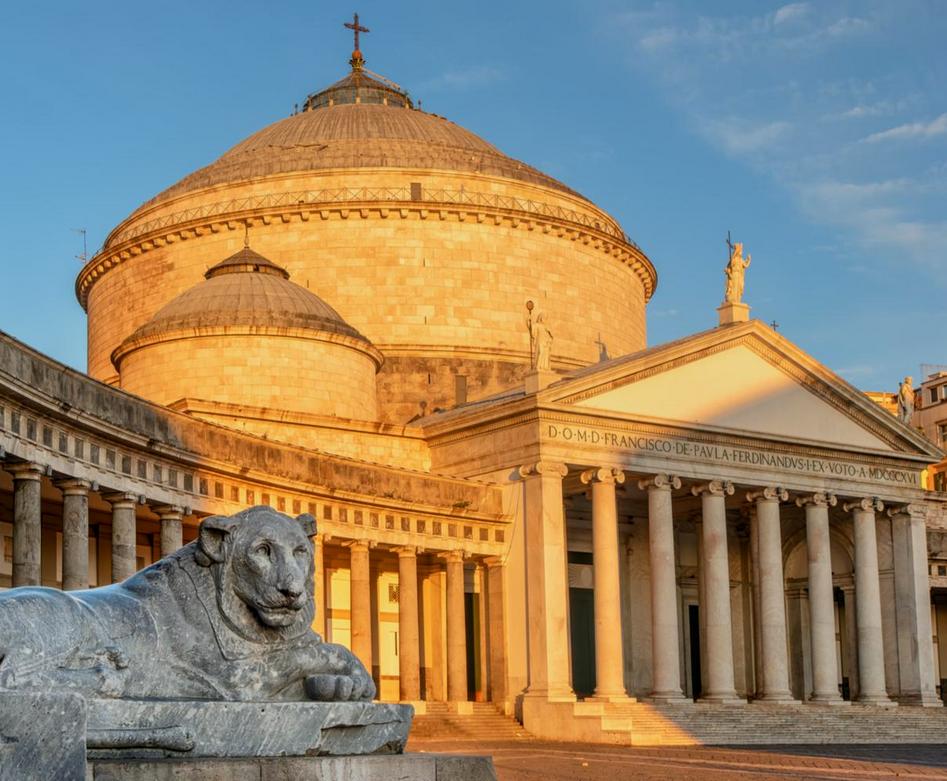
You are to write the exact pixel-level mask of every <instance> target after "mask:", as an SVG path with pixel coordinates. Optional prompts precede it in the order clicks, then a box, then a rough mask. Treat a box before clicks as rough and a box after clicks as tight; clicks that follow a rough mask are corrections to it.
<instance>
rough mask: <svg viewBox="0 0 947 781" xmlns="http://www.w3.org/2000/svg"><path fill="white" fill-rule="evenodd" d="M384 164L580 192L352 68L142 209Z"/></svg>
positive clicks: (398, 90) (381, 81) (385, 165)
mask: <svg viewBox="0 0 947 781" xmlns="http://www.w3.org/2000/svg"><path fill="white" fill-rule="evenodd" d="M385 167H393V168H418V169H424V170H447V171H459V172H470V173H479V174H489V175H495V176H502V177H508V178H510V179H515V180H519V181H522V182H528V183H531V184H539V185H542V186H545V187H550V188H553V189H555V190H560V191H562V192H566V193H569V194H570V195H574V196H578V194H577V193H575V192H574V191H573V190H571V189H569V188H568V187H566V186H565V185H564V184H562V183H561V182H559V181H557V180H556V179H553V178H552V177H551V176H547V175H546V174H544V173H542V172H541V171H539V170H537V169H536V168H533V167H532V166H529V165H527V164H526V163H522V162H520V161H518V160H514V159H513V158H511V157H508V156H506V155H505V154H503V153H502V152H501V151H500V150H499V149H497V148H496V147H495V146H493V145H492V144H489V143H487V142H486V141H484V140H483V139H482V138H480V137H479V136H478V135H476V134H474V133H471V132H470V131H469V130H466V129H464V128H462V127H461V126H460V125H457V124H455V123H453V122H451V121H450V120H448V119H445V118H444V117H440V116H437V115H436V114H428V113H425V112H423V111H421V110H419V109H416V108H414V106H413V104H412V102H411V100H410V98H409V97H408V96H407V94H406V93H404V92H403V91H401V90H400V89H399V88H396V85H392V83H391V82H387V80H384V79H383V77H380V76H379V77H377V78H376V77H375V76H374V75H373V76H369V75H367V74H366V73H365V72H363V71H359V70H354V71H353V72H352V73H350V74H349V75H348V76H346V77H345V78H343V79H342V80H340V81H338V82H336V83H335V84H333V85H332V86H330V87H327V88H326V89H324V90H322V91H320V92H317V93H314V94H312V95H309V96H308V97H307V98H306V100H305V102H304V104H303V111H301V112H300V113H298V114H294V115H293V116H291V117H288V118H286V119H283V120H280V121H279V122H275V123H273V124H272V125H269V126H268V127H265V128H263V129H262V130H260V131H258V132H256V133H254V134H253V135H252V136H250V137H249V138H247V139H246V140H244V141H241V142H240V143H239V144H237V145H236V146H234V147H233V148H231V149H230V150H229V151H227V152H225V153H224V154H223V155H221V157H220V158H218V159H217V160H216V161H215V162H213V163H211V164H210V165H208V166H205V167H204V168H201V169H198V170H197V171H195V172H194V173H192V174H190V175H188V176H186V177H184V179H182V180H181V181H180V182H178V183H177V184H175V185H172V186H171V187H169V188H168V189H167V190H165V191H164V192H162V193H160V194H159V195H157V196H156V197H155V198H153V199H152V200H151V201H149V202H148V203H147V204H145V206H151V205H154V204H155V203H158V202H160V201H163V200H167V199H169V198H173V197H176V196H179V195H183V194H185V193H188V192H192V191H194V190H199V189H201V188H204V187H211V186H214V185H221V184H230V183H234V182H243V181H246V180H248V179H253V178H256V177H264V176H270V175H274V174H285V173H292V172H297V171H299V172H301V171H320V170H330V169H346V168H385ZM578 197H581V196H578Z"/></svg>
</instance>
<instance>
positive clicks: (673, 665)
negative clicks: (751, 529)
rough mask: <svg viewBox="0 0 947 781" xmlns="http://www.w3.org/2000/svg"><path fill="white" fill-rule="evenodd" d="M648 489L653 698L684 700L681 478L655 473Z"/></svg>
mask: <svg viewBox="0 0 947 781" xmlns="http://www.w3.org/2000/svg"><path fill="white" fill-rule="evenodd" d="M638 487H639V488H641V489H642V490H645V489H647V491H648V543H649V548H650V553H651V666H652V687H653V690H652V692H651V699H653V700H655V701H658V702H683V701H685V699H686V698H685V697H684V694H683V693H682V691H681V657H680V637H679V628H678V619H677V601H678V600H677V560H676V558H675V555H674V516H673V513H672V510H671V489H672V488H674V489H677V488H680V487H681V481H680V478H678V477H673V476H669V475H655V476H654V477H652V478H650V479H648V480H641V481H639V483H638Z"/></svg>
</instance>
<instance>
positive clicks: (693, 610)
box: [687, 605, 703, 700]
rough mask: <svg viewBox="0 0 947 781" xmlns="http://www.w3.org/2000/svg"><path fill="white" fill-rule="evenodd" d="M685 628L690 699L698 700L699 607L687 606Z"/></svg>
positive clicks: (700, 689) (699, 688)
mask: <svg viewBox="0 0 947 781" xmlns="http://www.w3.org/2000/svg"><path fill="white" fill-rule="evenodd" d="M687 628H688V633H689V635H690V643H689V645H690V654H689V656H690V663H691V664H690V668H691V697H693V698H694V699H695V700H696V699H699V698H700V695H701V692H702V691H703V689H702V688H701V685H700V605H688V606H687Z"/></svg>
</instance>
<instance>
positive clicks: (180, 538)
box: [154, 504, 185, 558]
mask: <svg viewBox="0 0 947 781" xmlns="http://www.w3.org/2000/svg"><path fill="white" fill-rule="evenodd" d="M154 511H155V512H156V513H157V514H158V522H159V523H160V524H161V558H164V557H165V556H170V555H171V554H172V553H174V552H175V551H176V550H178V549H180V548H181V546H182V545H184V535H183V524H182V521H183V519H184V514H185V513H184V508H183V507H178V506H177V505H173V504H163V505H160V506H158V507H155V508H154Z"/></svg>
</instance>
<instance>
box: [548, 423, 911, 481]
mask: <svg viewBox="0 0 947 781" xmlns="http://www.w3.org/2000/svg"><path fill="white" fill-rule="evenodd" d="M543 438H544V440H545V441H547V442H566V443H575V444H580V445H590V446H593V447H602V448H608V449H612V450H616V451H625V452H627V453H628V454H634V455H651V454H654V455H657V456H667V457H669V458H674V459H683V460H690V461H702V462H707V461H710V462H715V463H719V464H733V465H735V466H750V467H765V468H768V469H778V470H780V471H783V472H789V473H795V474H800V475H806V476H816V477H837V478H840V479H848V480H862V481H870V482H873V483H886V484H889V485H897V486H905V487H910V488H920V487H921V482H920V472H919V471H913V470H910V469H899V468H896V467H890V466H877V465H870V464H862V463H857V462H848V461H838V460H834V459H828V458H819V457H818V456H812V455H794V454H791V453H774V452H768V451H766V450H758V449H754V448H748V447H738V446H734V445H724V444H708V443H704V442H693V441H689V440H686V439H679V438H673V439H671V438H664V437H655V436H649V435H647V434H638V433H634V432H625V433H622V432H616V431H602V430H599V429H596V428H591V427H587V426H570V425H563V424H558V423H547V424H546V426H545V429H544V431H543Z"/></svg>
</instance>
